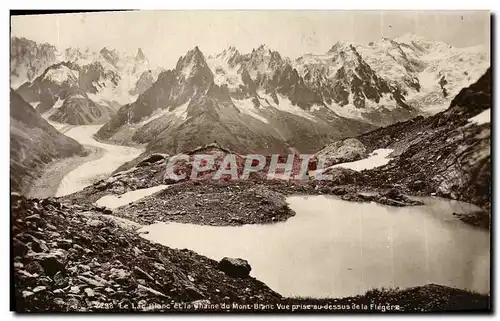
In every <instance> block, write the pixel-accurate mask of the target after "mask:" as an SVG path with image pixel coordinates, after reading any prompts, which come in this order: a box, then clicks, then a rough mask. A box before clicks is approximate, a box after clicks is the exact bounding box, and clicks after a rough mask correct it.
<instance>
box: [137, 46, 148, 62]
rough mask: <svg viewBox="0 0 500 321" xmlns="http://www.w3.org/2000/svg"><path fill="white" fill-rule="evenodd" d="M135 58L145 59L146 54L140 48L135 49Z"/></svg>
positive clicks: (138, 59)
mask: <svg viewBox="0 0 500 321" xmlns="http://www.w3.org/2000/svg"><path fill="white" fill-rule="evenodd" d="M135 60H137V61H145V60H146V56H145V55H144V52H143V51H142V49H141V48H139V49H137V54H136V55H135Z"/></svg>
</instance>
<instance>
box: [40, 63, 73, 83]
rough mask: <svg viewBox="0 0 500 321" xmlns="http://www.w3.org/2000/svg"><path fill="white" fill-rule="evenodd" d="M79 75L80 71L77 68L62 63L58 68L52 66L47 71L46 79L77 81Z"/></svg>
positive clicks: (61, 81)
mask: <svg viewBox="0 0 500 321" xmlns="http://www.w3.org/2000/svg"><path fill="white" fill-rule="evenodd" d="M78 77H79V72H78V71H76V70H71V69H69V68H68V67H66V66H64V65H61V66H59V67H58V68H52V69H49V70H48V71H47V73H46V74H45V76H44V79H47V80H50V81H53V82H56V83H58V84H62V83H64V82H67V81H70V80H71V81H77V80H78Z"/></svg>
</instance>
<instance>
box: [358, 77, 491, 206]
mask: <svg viewBox="0 0 500 321" xmlns="http://www.w3.org/2000/svg"><path fill="white" fill-rule="evenodd" d="M491 108H492V101H491V71H490V70H489V69H488V71H487V72H486V73H485V75H483V76H482V77H481V78H480V79H479V80H478V81H477V82H476V83H475V84H473V85H471V86H470V87H468V88H465V89H463V90H462V91H461V92H460V94H459V95H457V96H456V97H455V98H454V99H453V101H452V103H451V105H450V107H449V108H448V109H447V110H445V111H443V112H441V113H438V114H436V115H435V116H432V117H428V118H423V117H420V118H416V119H414V120H411V121H408V122H403V123H399V124H395V125H393V126H389V127H386V128H383V129H380V130H376V131H374V132H371V133H368V134H365V135H362V136H360V137H358V139H359V140H360V141H361V142H363V143H364V144H365V145H366V146H369V148H386V147H389V148H393V149H395V150H396V153H395V154H396V155H395V157H394V159H393V160H391V161H390V162H389V164H387V165H385V166H383V167H379V168H376V169H373V170H370V171H365V172H363V173H364V175H363V177H364V179H363V180H362V184H369V185H371V186H378V187H387V188H391V187H398V188H399V189H404V190H406V191H408V192H412V193H421V194H427V195H430V194H433V193H435V195H438V196H444V197H449V198H452V199H457V200H461V201H465V202H470V203H474V204H477V205H480V206H482V207H484V208H485V209H486V210H489V209H490V207H491V125H490V123H489V121H487V122H485V123H479V124H477V123H474V122H471V121H470V118H471V117H473V116H476V115H478V114H480V113H481V112H483V111H485V110H488V109H491Z"/></svg>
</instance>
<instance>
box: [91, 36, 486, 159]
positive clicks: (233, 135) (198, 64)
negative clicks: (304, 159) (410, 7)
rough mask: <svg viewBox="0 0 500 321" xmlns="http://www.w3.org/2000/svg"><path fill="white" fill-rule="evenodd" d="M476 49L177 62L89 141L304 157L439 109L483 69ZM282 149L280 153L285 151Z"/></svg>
mask: <svg viewBox="0 0 500 321" xmlns="http://www.w3.org/2000/svg"><path fill="white" fill-rule="evenodd" d="M488 66H489V59H488V53H487V52H485V51H484V50H483V51H482V49H481V48H479V47H476V48H461V49H459V48H453V47H451V46H449V45H446V44H444V43H440V42H429V41H425V40H423V39H421V38H418V37H416V36H413V35H409V36H404V37H400V38H396V39H385V38H384V39H381V40H380V41H378V42H372V43H369V44H367V45H359V44H350V43H345V42H338V43H336V44H334V45H332V47H331V49H330V50H329V51H328V52H326V53H324V54H305V55H303V56H301V57H299V58H298V59H295V60H292V59H290V58H287V57H283V56H281V54H280V53H279V52H277V51H274V50H271V49H269V48H268V47H266V46H265V45H261V46H259V47H258V48H255V49H253V50H252V52H250V53H240V52H239V51H238V50H237V49H236V48H234V47H229V48H228V49H225V50H223V51H222V52H221V53H219V54H216V55H211V56H206V57H205V55H204V54H203V53H202V51H201V50H200V48H198V47H196V48H194V49H192V50H190V51H189V52H188V53H187V54H186V55H185V56H183V57H181V58H180V59H179V60H178V62H177V65H176V67H175V69H172V70H169V71H167V72H164V73H162V74H161V75H160V76H159V78H158V80H157V82H156V83H155V84H153V86H151V88H150V89H149V90H146V91H145V92H144V93H143V94H142V95H139V97H138V99H137V100H136V101H135V102H134V103H131V104H129V105H125V106H123V107H122V108H121V109H120V110H119V111H118V113H117V114H116V115H115V116H114V117H113V119H112V120H111V121H110V122H108V123H107V124H105V125H104V126H103V127H102V128H101V130H100V131H99V132H98V136H99V137H100V138H102V139H111V140H114V141H115V142H117V143H121V144H134V143H145V144H148V148H147V149H149V150H150V151H158V152H166V153H174V152H179V151H181V150H186V149H190V148H195V147H197V146H198V145H203V144H206V143H210V142H213V141H214V140H217V141H218V142H220V143H222V144H223V145H226V146H228V147H230V148H233V149H234V150H239V151H262V150H270V149H274V150H280V151H281V150H283V149H284V148H285V147H286V146H291V147H295V148H297V149H298V150H299V151H301V152H307V151H313V150H317V149H318V148H321V147H322V145H323V144H325V143H328V142H330V141H332V140H335V139H338V138H340V137H345V136H351V135H356V134H359V133H361V132H364V131H367V130H370V129H373V128H374V127H378V126H384V125H388V124H391V123H394V122H397V121H402V120H407V119H409V118H413V117H415V116H417V115H420V114H425V113H428V112H429V110H432V109H434V110H432V112H436V111H439V110H442V109H445V108H446V107H447V105H448V104H449V102H450V100H451V99H452V98H453V97H454V95H455V94H456V93H458V91H459V90H460V89H461V88H463V87H464V86H466V85H468V84H469V83H471V82H474V81H476V80H477V79H478V78H479V77H480V76H481V75H482V74H483V73H484V71H485V70H486V69H487V68H488ZM284 146H285V147H284Z"/></svg>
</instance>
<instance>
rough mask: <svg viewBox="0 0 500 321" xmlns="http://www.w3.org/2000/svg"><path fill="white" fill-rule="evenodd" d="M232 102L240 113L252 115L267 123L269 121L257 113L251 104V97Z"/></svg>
mask: <svg viewBox="0 0 500 321" xmlns="http://www.w3.org/2000/svg"><path fill="white" fill-rule="evenodd" d="M233 104H234V105H235V106H236V108H238V110H239V111H241V112H242V113H244V114H246V115H249V116H252V117H253V118H255V119H258V120H260V121H261V122H263V123H266V124H269V121H268V120H267V119H266V118H265V117H262V116H261V115H259V114H258V111H257V108H255V106H254V105H253V102H252V99H242V100H237V99H234V100H233Z"/></svg>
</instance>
